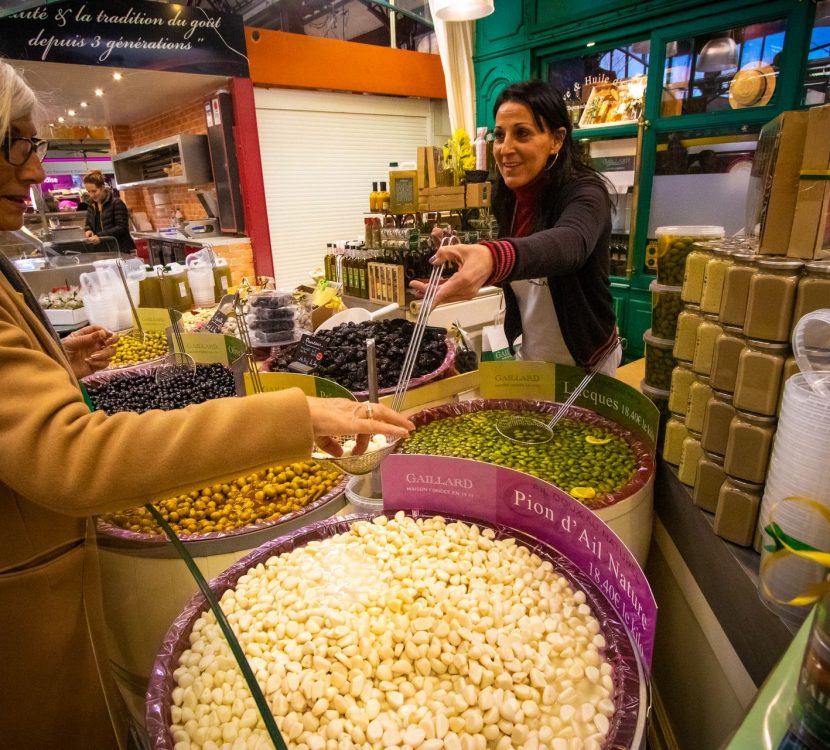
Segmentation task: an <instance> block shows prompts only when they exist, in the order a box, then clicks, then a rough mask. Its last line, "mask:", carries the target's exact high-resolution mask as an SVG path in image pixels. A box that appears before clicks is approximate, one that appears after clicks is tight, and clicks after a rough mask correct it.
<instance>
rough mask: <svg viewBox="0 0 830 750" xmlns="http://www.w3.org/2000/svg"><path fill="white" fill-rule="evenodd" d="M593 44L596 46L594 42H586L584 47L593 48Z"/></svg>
mask: <svg viewBox="0 0 830 750" xmlns="http://www.w3.org/2000/svg"><path fill="white" fill-rule="evenodd" d="M595 44H596V42H588V44H586V45H585V46H586V47H593V46H594V45H595Z"/></svg>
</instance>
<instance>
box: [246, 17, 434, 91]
mask: <svg viewBox="0 0 830 750" xmlns="http://www.w3.org/2000/svg"><path fill="white" fill-rule="evenodd" d="M245 39H246V42H247V49H248V58H249V60H250V70H251V81H252V82H253V84H254V85H255V86H284V87H287V88H302V89H333V90H335V91H358V92H367V93H371V94H397V95H399V96H426V97H430V98H433V99H446V98H447V90H446V87H445V85H444V71H443V69H442V68H441V58H440V57H439V56H438V55H429V54H425V53H423V52H411V51H410V50H402V49H392V48H391V47H378V46H376V45H373V44H359V43H356V42H343V41H340V40H339V39H324V38H322V37H314V36H304V35H303V34H290V33H288V32H285V31H271V30H269V29H254V28H250V27H247V26H246V27H245Z"/></svg>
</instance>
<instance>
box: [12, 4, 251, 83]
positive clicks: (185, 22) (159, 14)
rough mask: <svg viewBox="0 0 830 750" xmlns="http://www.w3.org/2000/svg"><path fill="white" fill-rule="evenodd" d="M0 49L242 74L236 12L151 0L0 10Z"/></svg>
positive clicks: (43, 57)
mask: <svg viewBox="0 0 830 750" xmlns="http://www.w3.org/2000/svg"><path fill="white" fill-rule="evenodd" d="M0 56H3V57H7V58H10V59H14V60H29V61H44V62H59V63H74V64H78V65H102V66H106V67H120V68H141V69H144V70H163V71H169V72H177V73H204V74H211V75H225V76H236V77H247V76H248V61H247V59H246V57H245V33H244V29H243V25H242V18H241V17H239V16H235V15H230V14H227V13H216V12H215V11H212V10H205V9H203V8H198V7H188V6H184V5H173V4H168V3H156V2H138V1H133V2H131V1H129V0H105V1H103V2H102V1H100V0H98V1H97V2H96V1H92V2H89V1H87V2H80V1H79V0H69V1H68V2H57V3H50V4H46V5H39V6H35V7H28V8H26V9H23V10H20V11H18V12H16V13H11V14H8V13H7V12H4V13H3V17H2V18H0Z"/></svg>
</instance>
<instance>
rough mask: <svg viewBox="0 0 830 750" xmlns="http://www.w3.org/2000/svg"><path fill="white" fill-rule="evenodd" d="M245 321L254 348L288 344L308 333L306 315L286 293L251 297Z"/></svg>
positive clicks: (269, 293) (266, 293) (273, 292)
mask: <svg viewBox="0 0 830 750" xmlns="http://www.w3.org/2000/svg"><path fill="white" fill-rule="evenodd" d="M246 322H247V324H248V329H249V331H250V337H251V345H252V346H255V347H271V346H278V345H281V344H289V343H292V342H294V341H299V340H300V337H301V336H302V335H303V333H309V332H310V320H309V315H308V314H307V311H306V310H305V309H304V308H303V307H302V306H301V305H300V304H299V303H298V302H297V301H296V300H295V299H294V297H293V295H292V294H291V293H290V292H280V291H274V290H269V291H264V292H259V293H257V294H252V295H251V296H250V297H249V308H248V315H247V317H246Z"/></svg>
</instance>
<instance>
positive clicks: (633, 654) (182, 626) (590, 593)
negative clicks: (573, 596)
mask: <svg viewBox="0 0 830 750" xmlns="http://www.w3.org/2000/svg"><path fill="white" fill-rule="evenodd" d="M406 514H407V515H409V516H412V517H413V518H416V519H417V518H429V517H432V516H435V515H439V514H436V513H431V512H426V511H407V512H406ZM379 515H383V514H382V513H367V514H357V515H349V516H336V517H333V518H328V519H326V520H324V521H319V522H317V523H314V524H311V525H309V526H306V527H305V528H302V529H298V530H297V531H294V532H291V533H288V534H285V535H284V536H281V537H279V538H277V539H273V540H271V541H270V542H266V543H265V544H263V545H262V546H261V547H258V548H257V549H255V550H254V551H253V552H251V553H250V554H249V555H246V556H245V557H243V558H242V559H240V560H238V561H237V562H235V563H234V564H233V565H231V566H230V567H229V568H228V569H227V570H225V571H224V572H223V573H221V574H220V575H218V576H217V577H216V578H214V579H212V580H211V581H210V583H209V585H210V588H211V589H212V590H213V593H214V594H215V595H216V598H217V599H221V597H222V594H223V593H224V592H225V591H227V590H228V589H232V588H234V586H235V585H236V582H237V581H238V580H239V578H241V577H242V576H243V575H245V573H247V572H248V570H250V569H251V568H253V567H255V566H257V565H258V564H259V563H264V562H265V561H266V560H268V559H269V558H270V557H274V556H277V555H281V554H282V553H284V552H291V551H292V550H294V549H296V548H297V547H302V546H304V545H305V544H307V543H308V542H312V541H318V540H322V539H326V538H328V537H332V536H335V535H337V534H341V533H343V532H344V531H347V530H348V529H349V527H350V526H351V525H352V524H353V523H355V522H356V521H368V520H371V519H372V518H374V517H376V516H379ZM440 515H441V517H442V518H444V519H446V521H448V522H453V521H462V522H464V523H467V524H471V525H473V524H474V525H476V526H479V527H480V528H490V529H493V531H495V532H496V538H497V539H510V538H512V539H515V540H516V541H517V542H518V543H519V544H521V545H522V546H524V547H526V548H528V549H529V550H530V551H531V552H532V553H534V554H536V555H538V556H539V557H541V558H542V559H543V560H548V561H550V562H551V564H552V565H553V569H554V571H555V572H556V573H558V574H559V575H561V576H562V577H564V578H565V579H566V580H567V581H568V583H569V584H570V585H571V586H572V587H573V588H575V589H577V590H582V591H584V592H585V596H586V600H587V603H588V604H589V605H590V607H591V610H592V612H593V614H594V616H595V617H596V618H597V620H598V621H599V623H600V629H601V630H600V632H601V633H602V634H603V636H604V637H605V641H606V646H605V654H604V655H605V658H606V659H608V661H610V662H611V664H612V666H613V669H614V672H613V674H614V705H615V706H616V707H617V710H616V712H615V713H614V715H613V716H612V717H611V723H610V727H609V730H608V735H607V736H606V738H605V743H604V744H603V748H604V749H605V750H612V749H616V748H639V747H641V746H644V745H645V734H644V733H645V725H646V717H647V714H648V707H649V705H650V688H649V683H648V679H647V678H646V677H645V675H644V672H643V668H642V665H641V663H640V659H639V657H638V655H637V651H636V649H635V648H634V645H633V644H632V642H631V638H630V636H629V634H628V631H627V630H626V628H625V625H624V624H623V623H622V621H621V620H620V618H619V616H618V615H617V613H616V612H615V611H614V609H613V607H612V606H611V604H610V603H609V602H608V600H607V599H606V598H605V596H604V595H603V594H602V592H601V591H600V588H599V586H598V585H597V584H596V583H595V582H594V581H593V580H591V578H590V577H589V575H588V574H587V573H585V572H583V571H582V570H580V569H579V568H577V566H576V565H575V564H574V563H573V562H571V560H570V559H568V558H567V557H565V556H564V555H563V554H561V553H560V552H559V551H558V550H556V549H555V548H553V547H551V546H549V545H547V544H544V543H542V542H540V541H538V540H537V539H534V538H532V537H530V536H527V535H525V534H523V533H521V532H519V531H516V530H514V529H511V528H509V527H507V526H504V525H499V524H489V523H487V522H484V521H482V520H480V519H477V518H470V517H467V516H456V515H448V514H444V513H442V514H440ZM206 610H207V603H206V601H205V598H204V596H203V595H202V594H201V593H197V594H195V595H194V596H193V597H192V598H191V599H190V601H189V602H188V603H187V605H186V606H185V607H184V609H183V610H182V612H181V614H180V615H179V616H178V617H177V618H176V619H175V620H174V621H173V623H172V624H171V625H170V629H169V630H168V631H167V634H166V635H165V637H164V640H163V641H162V644H161V647H160V648H159V651H158V655H157V656H156V660H155V664H154V665H153V670H152V672H151V674H150V681H149V685H148V687H147V694H146V695H147V700H146V715H145V727H146V729H147V733H148V735H149V737H150V747H151V748H152V749H153V750H174V746H175V744H176V743H175V741H174V740H173V737H172V736H171V733H170V725H171V723H172V716H171V712H170V706H171V692H172V691H173V688H174V687H175V678H174V676H173V672H174V671H175V670H176V669H177V668H178V667H179V657H180V656H181V655H182V653H184V651H185V650H186V649H187V648H189V647H190V632H191V630H192V629H193V625H194V624H195V622H196V620H197V619H199V617H200V616H201V615H202V614H203V612H205V611H206Z"/></svg>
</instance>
